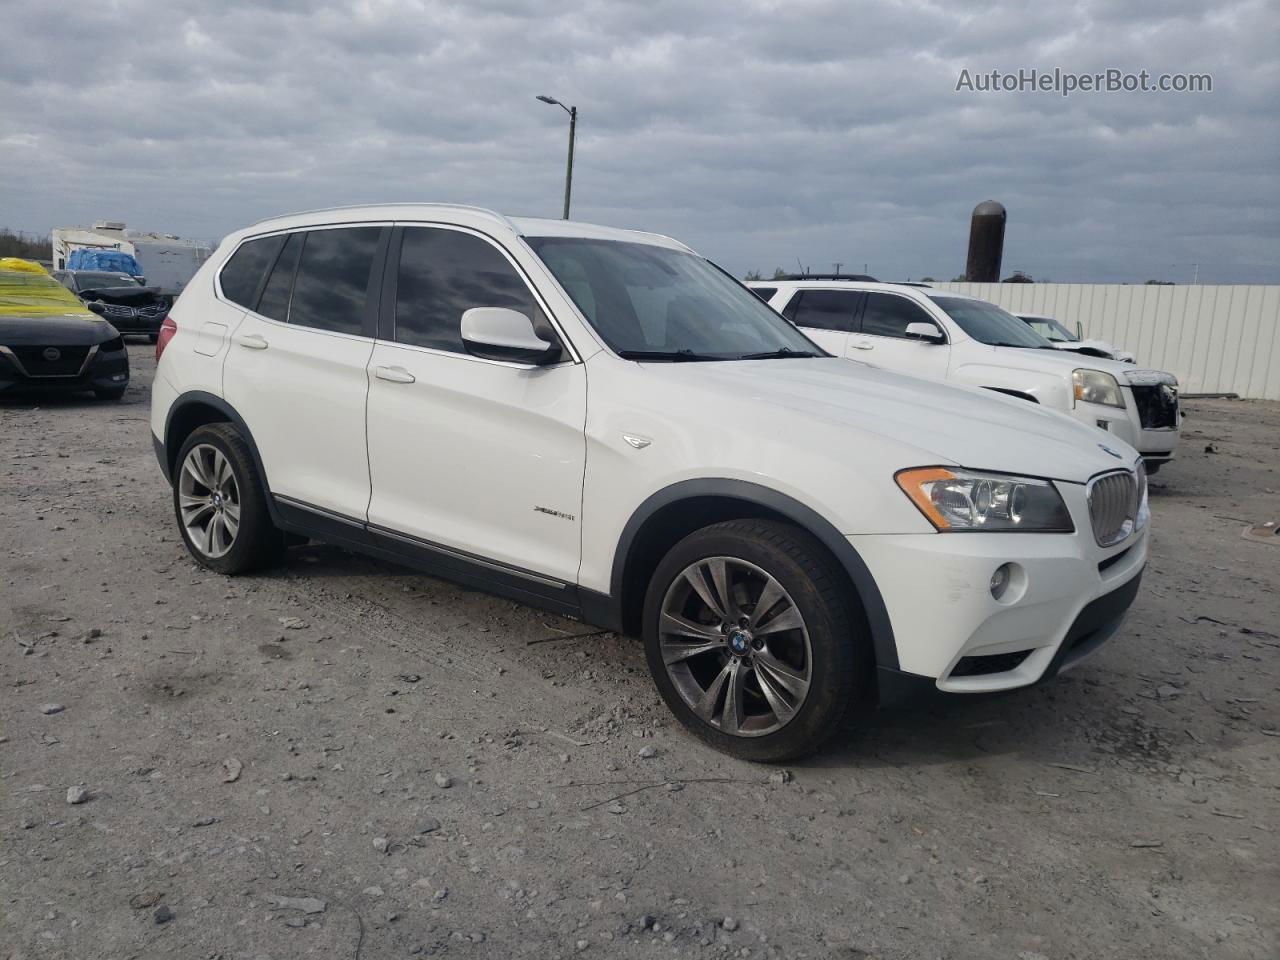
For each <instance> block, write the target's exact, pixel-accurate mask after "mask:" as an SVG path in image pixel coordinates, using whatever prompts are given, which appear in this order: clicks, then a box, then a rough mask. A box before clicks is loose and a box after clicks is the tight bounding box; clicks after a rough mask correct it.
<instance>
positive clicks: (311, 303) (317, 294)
mask: <svg viewBox="0 0 1280 960" xmlns="http://www.w3.org/2000/svg"><path fill="white" fill-rule="evenodd" d="M381 232H382V231H381V228H379V227H346V228H342V229H337V230H313V231H311V232H310V233H308V234H307V235H306V237H307V239H306V242H305V243H304V244H303V245H302V257H301V259H300V260H299V261H298V273H297V277H296V278H295V280H294V282H293V299H292V300H291V301H290V303H289V322H290V323H293V324H298V325H300V326H304V327H314V328H315V329H317V330H330V331H333V332H334V333H351V334H356V335H359V334H361V333H363V332H364V309H365V303H366V302H367V299H368V290H369V273H370V272H371V270H372V269H373V258H374V255H375V254H376V253H377V250H378V236H379V234H380V233H381Z"/></svg>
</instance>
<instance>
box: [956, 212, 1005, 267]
mask: <svg viewBox="0 0 1280 960" xmlns="http://www.w3.org/2000/svg"><path fill="white" fill-rule="evenodd" d="M1006 216H1007V215H1006V214H1005V209H1004V205H1003V204H999V203H996V202H995V201H994V200H985V201H983V202H982V203H980V204H978V205H977V206H976V207H974V208H973V219H972V220H970V221H969V259H968V261H967V262H966V263H965V268H964V276H965V279H966V280H968V281H969V282H970V283H997V282H999V280H1000V259H1001V256H1002V255H1003V253H1004V222H1005V219H1006Z"/></svg>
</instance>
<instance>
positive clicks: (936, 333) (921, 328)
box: [906, 320, 947, 343]
mask: <svg viewBox="0 0 1280 960" xmlns="http://www.w3.org/2000/svg"><path fill="white" fill-rule="evenodd" d="M906 334H907V339H908V340H923V341H924V342H925V343H946V342H947V338H946V337H944V336H943V335H942V331H941V330H939V329H938V327H937V325H936V324H933V323H926V322H924V321H923V320H921V321H917V322H916V323H908V324H907V329H906Z"/></svg>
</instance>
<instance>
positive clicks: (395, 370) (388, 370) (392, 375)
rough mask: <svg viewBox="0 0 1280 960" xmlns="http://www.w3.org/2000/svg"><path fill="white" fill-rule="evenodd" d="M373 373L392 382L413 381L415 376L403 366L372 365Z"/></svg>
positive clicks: (380, 378)
mask: <svg viewBox="0 0 1280 960" xmlns="http://www.w3.org/2000/svg"><path fill="white" fill-rule="evenodd" d="M373 375H374V376H375V377H377V378H378V379H379V380H390V381H391V382H392V383H413V382H414V381H415V380H416V379H417V378H416V377H415V376H414V375H413V374H412V373H410V372H409V371H408V370H406V369H405V368H404V367H374V368H373Z"/></svg>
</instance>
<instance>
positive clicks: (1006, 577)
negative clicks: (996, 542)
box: [991, 563, 1013, 600]
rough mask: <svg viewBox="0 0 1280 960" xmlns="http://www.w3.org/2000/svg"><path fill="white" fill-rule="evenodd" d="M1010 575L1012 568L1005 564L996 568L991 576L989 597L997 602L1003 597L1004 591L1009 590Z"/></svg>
mask: <svg viewBox="0 0 1280 960" xmlns="http://www.w3.org/2000/svg"><path fill="white" fill-rule="evenodd" d="M1012 574H1013V568H1012V567H1011V566H1010V565H1009V564H1007V563H1002V564H1000V566H998V567H996V572H995V573H993V574H992V575H991V596H993V597H994V598H995V599H997V600H999V599H1000V598H1001V597H1003V596H1004V594H1005V591H1006V590H1008V589H1009V581H1010V579H1011V578H1012Z"/></svg>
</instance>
